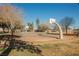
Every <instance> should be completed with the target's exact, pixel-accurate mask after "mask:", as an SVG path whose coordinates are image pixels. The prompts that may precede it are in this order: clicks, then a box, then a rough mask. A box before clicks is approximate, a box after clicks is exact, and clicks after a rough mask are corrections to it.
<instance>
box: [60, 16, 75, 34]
mask: <svg viewBox="0 0 79 59" xmlns="http://www.w3.org/2000/svg"><path fill="white" fill-rule="evenodd" d="M74 22H75V20H74V19H73V18H72V17H64V18H63V19H62V20H61V21H60V24H61V26H62V28H64V29H65V32H66V34H67V30H68V28H69V26H71V25H72V24H74Z"/></svg>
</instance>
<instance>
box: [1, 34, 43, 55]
mask: <svg viewBox="0 0 79 59" xmlns="http://www.w3.org/2000/svg"><path fill="white" fill-rule="evenodd" d="M20 37H21V36H16V35H14V36H13V37H12V36H11V35H1V36H0V39H1V40H0V41H3V42H4V41H5V43H4V44H3V48H6V49H5V50H4V51H3V52H2V53H1V54H0V56H8V55H9V53H10V52H11V51H12V50H13V49H16V50H17V52H18V51H24V50H25V49H27V50H28V51H29V52H31V53H36V54H38V55H41V56H43V55H42V50H41V49H40V47H39V46H38V45H34V44H33V43H32V42H26V41H22V40H17V39H20ZM7 42H8V43H7Z"/></svg>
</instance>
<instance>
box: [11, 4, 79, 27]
mask: <svg viewBox="0 0 79 59" xmlns="http://www.w3.org/2000/svg"><path fill="white" fill-rule="evenodd" d="M12 5H14V6H16V7H18V8H20V9H22V11H23V12H24V20H25V23H27V22H35V21H36V19H37V18H39V19H40V22H46V21H48V19H49V18H51V17H55V18H56V21H57V22H59V21H60V20H61V19H62V18H63V17H66V16H69V17H73V18H74V19H75V24H74V26H79V5H78V4H54V3H14V4H12Z"/></svg>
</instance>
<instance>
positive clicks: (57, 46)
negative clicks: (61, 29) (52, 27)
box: [8, 32, 79, 56]
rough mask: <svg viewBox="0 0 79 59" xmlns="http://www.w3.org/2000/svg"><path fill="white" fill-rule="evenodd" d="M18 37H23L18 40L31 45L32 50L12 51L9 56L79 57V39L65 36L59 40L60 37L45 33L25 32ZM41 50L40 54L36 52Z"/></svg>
mask: <svg viewBox="0 0 79 59" xmlns="http://www.w3.org/2000/svg"><path fill="white" fill-rule="evenodd" d="M18 35H22V37H20V38H18V39H16V40H21V41H24V42H27V43H29V46H32V47H31V49H27V48H24V49H22V48H21V49H20V48H19V50H17V49H12V50H11V51H10V52H9V54H8V55H9V56H40V55H42V56H73V55H74V56H79V47H78V46H79V40H78V39H79V37H76V36H72V35H70V36H69V35H68V36H66V35H64V38H63V39H59V38H58V37H59V35H56V34H55V35H54V34H46V33H43V32H23V33H19V34H18ZM36 47H38V48H39V50H38V52H36V50H34V49H35V48H36Z"/></svg>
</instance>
